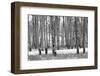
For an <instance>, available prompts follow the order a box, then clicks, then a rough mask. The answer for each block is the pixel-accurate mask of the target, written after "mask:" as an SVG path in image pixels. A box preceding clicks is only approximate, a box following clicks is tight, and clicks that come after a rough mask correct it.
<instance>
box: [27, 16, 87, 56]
mask: <svg viewBox="0 0 100 76" xmlns="http://www.w3.org/2000/svg"><path fill="white" fill-rule="evenodd" d="M30 17H31V19H30ZM80 48H83V53H85V48H88V17H78V16H77V17H76V16H49V15H28V50H29V51H36V50H37V51H39V55H41V52H42V51H45V54H48V50H49V49H52V54H53V55H54V56H56V55H57V52H56V51H57V50H63V49H66V51H67V49H76V54H79V53H80V50H79V49H80ZM35 49H36V50H35Z"/></svg>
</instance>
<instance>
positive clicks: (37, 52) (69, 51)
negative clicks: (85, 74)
mask: <svg viewBox="0 0 100 76" xmlns="http://www.w3.org/2000/svg"><path fill="white" fill-rule="evenodd" d="M41 52H42V55H44V54H45V51H41ZM56 52H57V54H71V53H72V54H73V53H74V54H75V53H77V50H76V48H75V49H62V50H56ZM79 52H80V53H83V48H80V49H79ZM86 52H88V48H86ZM48 54H52V49H48ZM28 55H39V51H38V49H33V50H32V51H31V52H28Z"/></svg>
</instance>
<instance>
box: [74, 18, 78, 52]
mask: <svg viewBox="0 0 100 76" xmlns="http://www.w3.org/2000/svg"><path fill="white" fill-rule="evenodd" d="M75 34H76V49H77V54H79V46H78V18H77V17H75Z"/></svg>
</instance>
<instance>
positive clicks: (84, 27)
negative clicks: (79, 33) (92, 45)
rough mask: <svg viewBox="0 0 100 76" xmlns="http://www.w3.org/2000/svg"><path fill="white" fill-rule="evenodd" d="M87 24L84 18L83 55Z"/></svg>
mask: <svg viewBox="0 0 100 76" xmlns="http://www.w3.org/2000/svg"><path fill="white" fill-rule="evenodd" d="M85 24H86V21H85V18H84V22H83V53H85V26H86V25H85Z"/></svg>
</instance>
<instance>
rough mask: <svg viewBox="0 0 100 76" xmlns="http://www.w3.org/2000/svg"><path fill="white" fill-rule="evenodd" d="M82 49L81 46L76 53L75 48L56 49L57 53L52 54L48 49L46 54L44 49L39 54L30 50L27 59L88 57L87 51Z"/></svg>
mask: <svg viewBox="0 0 100 76" xmlns="http://www.w3.org/2000/svg"><path fill="white" fill-rule="evenodd" d="M82 50H83V49H82V48H81V49H80V50H79V51H80V53H79V54H77V53H76V49H67V50H56V53H57V55H56V56H54V55H53V54H52V51H51V50H50V49H49V50H48V54H47V55H46V54H45V51H42V54H41V55H39V54H38V51H35V52H34V51H32V52H29V54H28V60H29V61H32V60H58V59H81V58H88V52H87V49H86V52H85V53H84V54H83V51H82Z"/></svg>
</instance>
